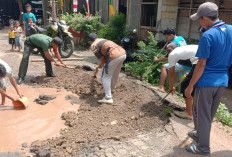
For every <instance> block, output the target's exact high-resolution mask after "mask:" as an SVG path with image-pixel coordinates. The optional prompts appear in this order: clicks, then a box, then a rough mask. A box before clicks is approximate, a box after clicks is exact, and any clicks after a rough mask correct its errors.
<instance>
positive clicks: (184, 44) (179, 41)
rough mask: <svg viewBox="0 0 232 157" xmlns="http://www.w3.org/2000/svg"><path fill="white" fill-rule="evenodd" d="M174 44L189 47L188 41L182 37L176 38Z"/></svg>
mask: <svg viewBox="0 0 232 157" xmlns="http://www.w3.org/2000/svg"><path fill="white" fill-rule="evenodd" d="M172 43H176V44H177V45H178V46H179V47H181V46H186V45H187V42H186V40H185V39H184V38H183V37H182V36H178V37H177V38H175V39H174V40H173V41H172Z"/></svg>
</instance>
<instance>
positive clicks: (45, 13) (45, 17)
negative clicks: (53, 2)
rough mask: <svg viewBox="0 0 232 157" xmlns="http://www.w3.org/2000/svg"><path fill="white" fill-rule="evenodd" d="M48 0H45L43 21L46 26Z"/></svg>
mask: <svg viewBox="0 0 232 157" xmlns="http://www.w3.org/2000/svg"><path fill="white" fill-rule="evenodd" d="M47 11H48V0H43V21H44V26H46V25H47V24H48V21H47V19H48V14H47Z"/></svg>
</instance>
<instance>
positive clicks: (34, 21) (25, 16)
mask: <svg viewBox="0 0 232 157" xmlns="http://www.w3.org/2000/svg"><path fill="white" fill-rule="evenodd" d="M25 8H26V10H27V12H26V13H24V15H23V24H24V31H26V26H27V25H28V21H27V19H28V18H32V19H33V23H36V22H37V20H36V17H35V15H34V14H33V13H32V12H31V10H32V7H31V5H30V4H27V5H26V6H25Z"/></svg>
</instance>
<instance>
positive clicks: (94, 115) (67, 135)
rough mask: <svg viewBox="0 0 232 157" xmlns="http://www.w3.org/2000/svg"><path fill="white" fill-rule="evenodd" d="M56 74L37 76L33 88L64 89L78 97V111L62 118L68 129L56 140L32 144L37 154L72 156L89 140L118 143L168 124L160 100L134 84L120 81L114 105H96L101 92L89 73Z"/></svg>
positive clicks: (59, 71) (66, 71) (58, 70)
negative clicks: (48, 152) (116, 141)
mask: <svg viewBox="0 0 232 157" xmlns="http://www.w3.org/2000/svg"><path fill="white" fill-rule="evenodd" d="M55 74H56V75H57V77H56V78H45V77H36V78H35V79H34V80H32V86H35V87H38V86H39V87H41V86H42V87H52V88H58V89H59V88H65V89H66V90H68V91H71V92H73V93H75V94H77V95H79V96H80V108H79V111H78V112H66V113H64V114H63V115H62V119H64V120H65V124H66V125H67V126H68V128H67V129H63V130H61V135H60V136H59V137H56V138H52V139H48V140H45V141H36V142H33V143H32V145H31V151H32V152H34V153H36V154H38V152H39V151H40V152H41V149H42V150H43V149H44V150H46V151H47V150H49V151H50V153H51V155H52V156H69V155H74V154H76V152H78V151H79V150H81V148H82V147H83V146H84V145H86V144H87V143H89V142H91V141H100V140H104V139H114V140H120V139H122V138H127V137H132V136H135V135H137V134H138V133H139V132H146V131H150V130H152V129H154V128H161V129H163V128H164V126H165V125H166V124H167V123H168V117H167V116H166V114H165V112H164V110H165V106H164V105H162V104H161V103H158V100H159V98H158V97H157V96H155V95H154V93H153V92H152V91H151V90H149V89H147V88H145V87H144V86H142V85H139V84H137V83H136V82H135V81H132V80H129V79H126V78H124V77H123V78H120V80H119V81H118V84H117V88H116V89H115V90H114V91H113V96H114V102H115V103H114V104H113V105H106V104H102V105H99V104H98V103H97V100H98V99H100V98H102V97H103V96H104V93H103V89H102V85H101V83H100V80H97V79H95V78H93V72H92V71H85V70H82V69H78V68H77V69H64V68H56V70H55Z"/></svg>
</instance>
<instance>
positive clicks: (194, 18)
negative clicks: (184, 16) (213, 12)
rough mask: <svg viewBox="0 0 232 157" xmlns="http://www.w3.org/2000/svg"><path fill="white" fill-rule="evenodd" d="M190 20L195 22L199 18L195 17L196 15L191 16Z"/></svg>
mask: <svg viewBox="0 0 232 157" xmlns="http://www.w3.org/2000/svg"><path fill="white" fill-rule="evenodd" d="M190 19H191V20H193V21H196V20H198V19H199V16H198V15H197V13H195V14H193V15H191V16H190Z"/></svg>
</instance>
